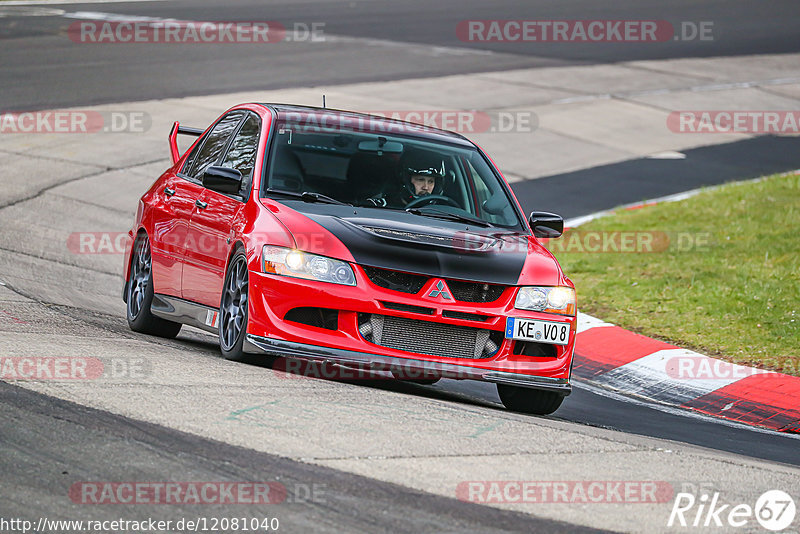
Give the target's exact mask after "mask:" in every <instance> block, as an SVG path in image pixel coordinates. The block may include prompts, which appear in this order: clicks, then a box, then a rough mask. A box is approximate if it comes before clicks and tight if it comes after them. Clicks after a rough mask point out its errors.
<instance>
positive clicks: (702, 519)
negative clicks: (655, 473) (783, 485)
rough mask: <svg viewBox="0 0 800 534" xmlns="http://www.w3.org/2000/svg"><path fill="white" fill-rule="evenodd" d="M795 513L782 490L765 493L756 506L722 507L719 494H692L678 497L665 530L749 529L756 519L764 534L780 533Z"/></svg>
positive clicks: (794, 507)
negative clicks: (674, 528)
mask: <svg viewBox="0 0 800 534" xmlns="http://www.w3.org/2000/svg"><path fill="white" fill-rule="evenodd" d="M796 512H797V509H796V505H795V502H794V499H792V497H791V496H790V495H789V494H788V493H786V492H785V491H781V490H769V491H767V492H764V493H763V494H762V495H761V496H760V497H759V498H758V499H757V500H756V503H755V506H751V505H750V504H745V503H742V504H736V505H732V504H730V503H724V502H723V501H722V500H721V499H720V494H719V492H714V494H713V495H709V494H708V493H704V494H703V495H701V496H700V497H695V495H694V494H692V493H683V492H681V493H678V494H677V495H675V502H674V504H673V505H672V512H671V513H670V514H669V520H668V521H667V526H668V527H703V528H714V527H717V528H722V529H723V530H725V531H730V529H732V528H736V529H738V528H742V527H750V528H752V526H753V525H752V520H753V519H755V520H756V521H757V522H758V524H759V525H761V526H762V527H763V528H765V529H767V530H771V531H773V532H779V531H781V530H785V529H786V528H788V527H789V526H790V525H791V524H792V522H793V521H794V517H795V513H796Z"/></svg>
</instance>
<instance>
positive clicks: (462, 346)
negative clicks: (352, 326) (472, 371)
mask: <svg viewBox="0 0 800 534" xmlns="http://www.w3.org/2000/svg"><path fill="white" fill-rule="evenodd" d="M362 317H363V319H364V321H363V322H362V323H361V325H360V326H359V330H360V332H361V335H363V336H364V337H365V338H366V339H367V341H370V342H371V343H375V344H376V345H380V346H382V347H387V348H390V349H397V350H404V351H407V352H415V353H417V354H427V355H429V356H440V357H443V358H469V359H476V358H486V357H489V356H491V355H492V354H494V353H495V352H497V348H498V345H497V344H496V343H495V342H494V341H493V340H490V338H489V334H490V332H489V330H485V329H480V328H471V327H468V326H456V325H451V324H443V323H434V322H431V321H421V320H418V319H406V318H403V317H391V316H388V315H378V314H372V315H369V316H362ZM498 333H499V334H500V335H502V333H501V332H498Z"/></svg>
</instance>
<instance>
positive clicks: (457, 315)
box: [442, 310, 489, 322]
mask: <svg viewBox="0 0 800 534" xmlns="http://www.w3.org/2000/svg"><path fill="white" fill-rule="evenodd" d="M442 316H443V317H449V318H450V319H461V320H462V321H480V322H483V321H485V320H487V319H488V318H489V316H488V315H479V314H477V313H467V312H461V311H454V310H444V311H443V312H442Z"/></svg>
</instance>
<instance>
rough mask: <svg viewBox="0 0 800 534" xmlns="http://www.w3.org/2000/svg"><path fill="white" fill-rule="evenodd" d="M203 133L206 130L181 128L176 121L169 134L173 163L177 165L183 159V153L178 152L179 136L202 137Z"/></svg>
mask: <svg viewBox="0 0 800 534" xmlns="http://www.w3.org/2000/svg"><path fill="white" fill-rule="evenodd" d="M203 132H205V130H201V129H200V128H190V127H188V126H181V125H180V123H179V122H178V121H175V124H173V125H172V130H170V132H169V151H170V154H171V155H172V163H177V161H178V160H179V159H180V157H181V153H180V152H179V151H178V134H184V135H193V136H195V137H200V136H201V135H203Z"/></svg>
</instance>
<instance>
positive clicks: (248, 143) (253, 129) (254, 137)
mask: <svg viewBox="0 0 800 534" xmlns="http://www.w3.org/2000/svg"><path fill="white" fill-rule="evenodd" d="M259 133H261V120H260V119H259V118H258V116H256V115H253V114H248V116H247V119H245V121H244V124H243V125H242V128H241V130H239V133H238V134H236V137H235V138H234V139H233V142H232V143H231V147H230V148H229V149H228V153H227V154H226V155H225V158H224V159H223V160H222V166H223V167H231V168H233V169H236V170H237V171H239V172H241V173H242V187H241V189H240V190H239V194H240V195H241V196H243V197H247V196H248V192H249V190H250V185H251V184H252V183H253V170H254V167H255V164H256V151H257V149H258V136H259Z"/></svg>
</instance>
